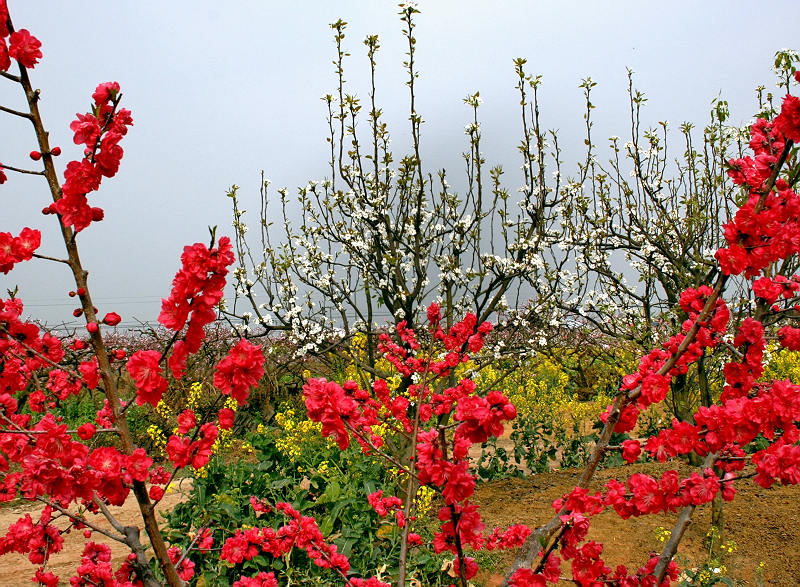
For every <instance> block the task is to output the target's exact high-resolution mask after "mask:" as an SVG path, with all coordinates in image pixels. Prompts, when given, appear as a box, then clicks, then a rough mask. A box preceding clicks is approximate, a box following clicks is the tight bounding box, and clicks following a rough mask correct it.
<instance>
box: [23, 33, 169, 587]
mask: <svg viewBox="0 0 800 587" xmlns="http://www.w3.org/2000/svg"><path fill="white" fill-rule="evenodd" d="M8 28H9V31H10V32H13V25H12V24H11V19H9V21H8ZM18 81H19V83H20V85H21V86H22V89H23V91H24V92H25V98H26V100H27V102H28V109H29V111H30V120H31V123H32V124H33V128H34V131H35V133H36V138H37V141H38V144H39V152H40V153H41V154H42V162H43V163H44V176H45V178H46V179H47V183H48V186H49V188H50V194H51V196H52V199H53V201H54V202H57V201H58V200H59V199H60V198H61V187H60V185H59V181H58V174H57V172H56V168H55V164H54V162H53V155H52V149H51V147H50V142H49V135H48V133H47V131H46V130H45V128H44V123H43V122H42V116H41V114H40V112H39V91H38V90H34V89H33V86H32V85H31V81H30V78H29V76H28V72H27V70H26V68H25V67H24V66H23V65H22V64H20V66H19V79H18ZM59 227H60V228H61V236H62V238H63V240H64V245H65V246H66V249H67V255H68V258H69V267H70V269H71V270H72V275H73V277H74V279H75V285H76V286H77V288H78V289H81V288H82V289H83V291H84V292H85V293H84V295H81V296H80V300H81V306H82V308H83V312H84V315H85V316H86V321H87V323H95V324H96V323H97V322H98V320H97V316H96V315H95V311H94V304H93V303H92V299H91V295H90V293H89V286H88V283H87V277H88V275H89V273H88V271H86V270H85V269H84V268H83V265H82V264H81V260H80V255H79V253H78V246H77V243H76V242H75V236H76V233H75V232H74V230H73V229H72V227H70V226H67V225H65V224H64V223H63V222H59ZM89 334H90V340H91V345H92V350H93V352H94V354H95V357H96V358H97V363H98V369H99V371H100V374H101V377H102V380H103V388H104V392H105V395H106V398H107V399H108V403H109V405H110V407H111V411H112V414H113V417H114V422H115V424H116V425H117V427H118V429H119V436H120V440H121V445H122V451H123V452H124V453H125V454H128V455H130V454H132V453H133V451H134V449H135V446H134V443H133V438H132V436H131V434H130V430H129V429H128V423H127V421H126V420H125V418H124V417H123V416H122V414H121V407H122V406H121V402H120V397H119V392H118V390H117V386H116V382H115V380H114V377H113V374H112V370H111V361H110V360H109V357H108V352H107V350H106V347H105V344H104V342H103V338H102V334H101V333H100V329H97V330H96V331H94V332H90V333H89ZM133 492H134V494H135V496H136V501H137V502H138V504H139V510H140V511H141V514H142V519H143V521H144V525H145V529H146V531H147V535H148V536H149V538H150V544H151V545H152V547H153V552H154V553H155V556H156V558H157V559H158V564H159V566H160V567H161V569H163V571H164V575H165V578H166V580H167V584H168V585H170V587H183V585H184V582H183V580H182V579H181V578H180V577H179V576H178V573H177V571H176V570H175V567H174V566H173V565H172V562H171V561H170V560H169V555H168V554H167V546H166V544H165V543H164V538H163V536H162V535H161V531H160V529H159V527H158V521H157V520H156V517H155V512H154V511H153V505H152V503H151V502H150V497H149V496H148V494H147V488H146V487H145V484H144V482H142V481H134V482H133ZM128 528H130V529H135V528H133V527H128ZM126 529H127V528H126ZM136 530H137V532H138V529H136ZM128 545H129V546H130V547H131V549H132V550H133V552H134V553H135V554H136V557H137V560H140V561H143V560H146V556H145V554H144V549H143V547H142V545H141V543H139V541H138V537H136V540H135V542H134V541H133V540H131V542H130V543H129V544H128ZM141 571H142V572H145V571H147V572H149V567H147V565H144V566H141ZM143 579H144V582H145V585H147V586H148V587H149V586H151V585H152V586H155V585H158V583H157V582H156V581H155V578H154V577H153V576H152V573H149V576H144V577H143Z"/></svg>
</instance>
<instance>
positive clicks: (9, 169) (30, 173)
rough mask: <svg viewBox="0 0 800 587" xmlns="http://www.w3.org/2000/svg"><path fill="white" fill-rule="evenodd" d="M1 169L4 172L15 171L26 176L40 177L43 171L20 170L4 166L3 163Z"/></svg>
mask: <svg viewBox="0 0 800 587" xmlns="http://www.w3.org/2000/svg"><path fill="white" fill-rule="evenodd" d="M3 169H5V170H6V171H16V172H17V173H24V174H26V175H41V176H44V171H31V170H30V169H21V168H19V167H13V166H11V165H6V164H5V163H3Z"/></svg>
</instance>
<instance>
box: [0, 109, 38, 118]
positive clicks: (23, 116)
mask: <svg viewBox="0 0 800 587" xmlns="http://www.w3.org/2000/svg"><path fill="white" fill-rule="evenodd" d="M0 112H7V113H8V114H13V115H14V116H19V117H20V118H27V119H28V120H30V119H31V115H30V114H28V113H27V112H20V111H19V110H14V109H12V108H6V107H5V106H0Z"/></svg>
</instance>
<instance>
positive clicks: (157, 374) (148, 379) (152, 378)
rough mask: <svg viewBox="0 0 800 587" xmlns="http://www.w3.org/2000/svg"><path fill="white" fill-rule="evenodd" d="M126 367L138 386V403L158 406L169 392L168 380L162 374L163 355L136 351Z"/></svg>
mask: <svg viewBox="0 0 800 587" xmlns="http://www.w3.org/2000/svg"><path fill="white" fill-rule="evenodd" d="M126 367H127V369H128V373H129V374H130V376H131V377H132V378H133V382H134V383H135V384H136V403H137V404H138V405H142V404H144V403H148V404H150V405H152V406H153V407H155V406H157V405H158V402H160V401H161V396H162V395H164V392H165V391H166V390H167V379H166V377H164V375H162V372H161V353H159V352H158V351H136V352H135V353H133V354H132V355H131V357H130V359H128V363H127V366H126Z"/></svg>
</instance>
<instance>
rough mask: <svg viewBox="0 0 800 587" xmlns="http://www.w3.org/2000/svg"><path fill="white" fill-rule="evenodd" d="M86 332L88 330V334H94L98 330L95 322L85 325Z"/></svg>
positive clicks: (98, 327)
mask: <svg viewBox="0 0 800 587" xmlns="http://www.w3.org/2000/svg"><path fill="white" fill-rule="evenodd" d="M86 330H88V331H89V333H90V334H94V333H95V332H98V331H99V330H100V326H98V325H97V322H89V323H88V324H87V325H86Z"/></svg>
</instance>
